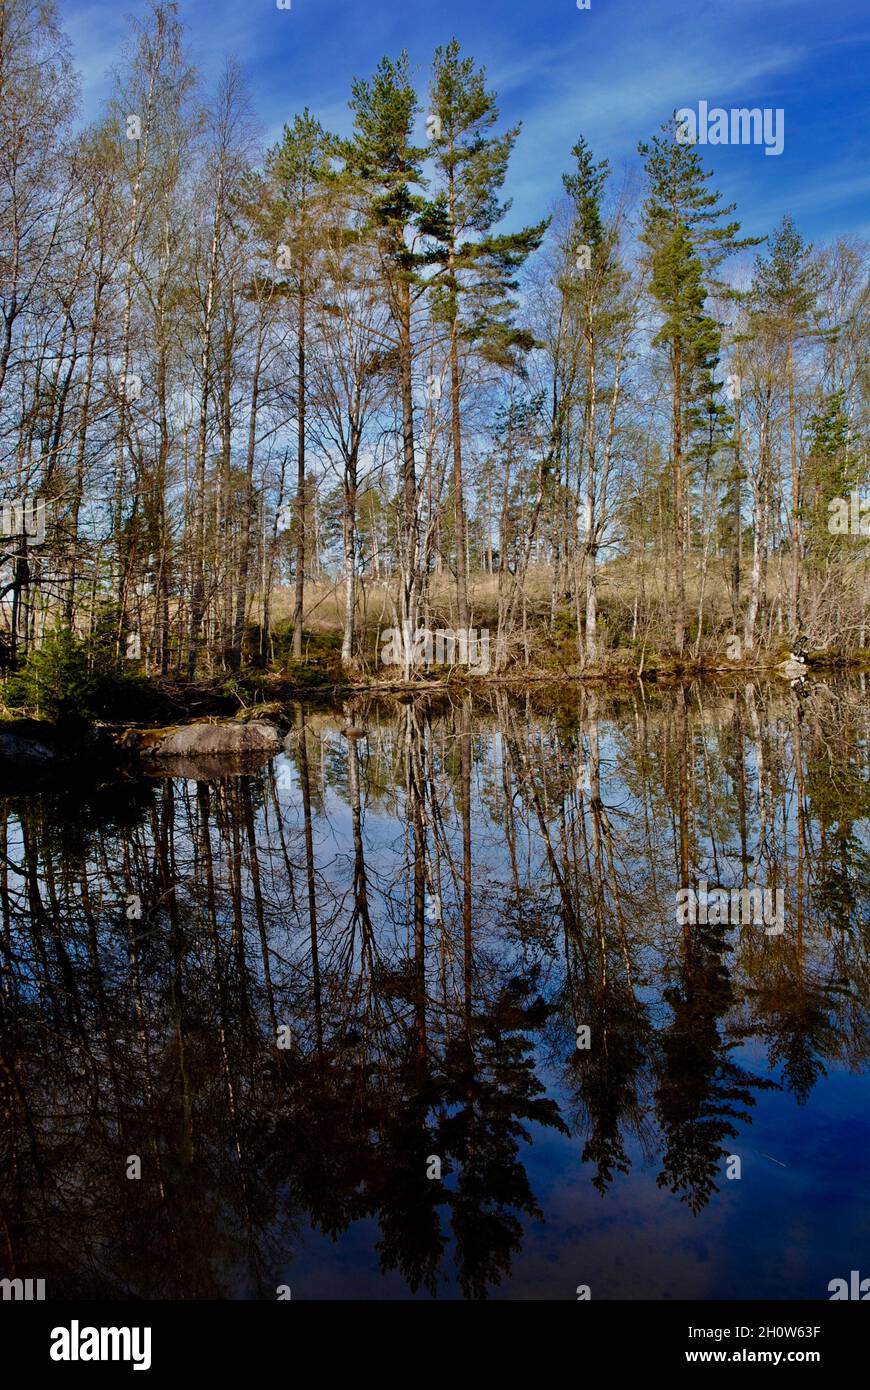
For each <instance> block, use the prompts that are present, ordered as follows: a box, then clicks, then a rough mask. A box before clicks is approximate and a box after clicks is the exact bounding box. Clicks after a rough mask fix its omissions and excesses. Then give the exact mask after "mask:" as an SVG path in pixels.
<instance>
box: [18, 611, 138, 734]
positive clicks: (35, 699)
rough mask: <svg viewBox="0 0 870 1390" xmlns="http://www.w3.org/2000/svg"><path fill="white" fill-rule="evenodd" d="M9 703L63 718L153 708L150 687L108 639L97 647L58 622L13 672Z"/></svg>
mask: <svg viewBox="0 0 870 1390" xmlns="http://www.w3.org/2000/svg"><path fill="white" fill-rule="evenodd" d="M6 703H7V705H8V706H9V708H10V709H14V710H27V711H32V712H33V713H35V714H36V715H37V716H38V717H40V718H43V719H53V720H56V721H57V722H59V723H73V722H76V721H85V720H90V719H100V718H102V719H112V718H116V719H131V718H136V717H138V716H140V715H141V714H142V713H143V711H147V709H148V707H149V705H150V692H149V687H148V684H147V682H146V681H145V680H144V679H143V678H142V677H141V676H139V675H136V674H135V673H133V672H131V671H129V670H127V669H126V668H125V667H124V665H123V664H122V662H121V661H120V660H119V659H118V658H117V657H116V656H115V655H114V653H113V652H111V651H110V650H108V649H107V647H106V646H105V645H104V644H99V645H98V646H97V648H96V650H93V649H91V648H89V646H88V643H87V642H85V641H83V640H82V639H81V638H80V637H76V635H75V633H74V632H72V631H71V630H70V628H68V627H56V628H54V629H53V630H52V631H51V632H48V633H46V636H45V640H44V641H43V643H42V646H41V647H38V648H36V649H35V650H33V651H31V652H30V654H29V655H28V658H27V661H26V662H25V664H24V665H23V666H22V668H21V670H20V671H17V672H16V673H15V674H14V675H13V676H12V677H11V678H10V680H9V682H8V684H7V687H6Z"/></svg>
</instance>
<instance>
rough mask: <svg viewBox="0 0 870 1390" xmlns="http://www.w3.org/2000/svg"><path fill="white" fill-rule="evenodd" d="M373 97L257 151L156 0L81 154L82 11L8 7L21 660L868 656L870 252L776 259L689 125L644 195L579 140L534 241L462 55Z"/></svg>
mask: <svg viewBox="0 0 870 1390" xmlns="http://www.w3.org/2000/svg"><path fill="white" fill-rule="evenodd" d="M349 106H350V113H351V116H352V129H351V133H350V134H349V135H346V136H339V135H337V134H335V133H333V132H331V131H329V130H327V129H326V128H325V127H324V126H323V125H322V124H321V122H320V121H319V120H318V118H317V116H316V115H315V114H314V113H312V112H311V111H309V110H307V109H306V110H304V111H303V112H301V113H297V114H295V115H293V116H289V115H288V121H287V123H286V124H285V126H284V129H283V133H282V136H281V138H280V140H279V141H278V142H277V144H275V145H274V146H272V147H268V148H264V145H263V141H262V136H261V133H260V130H259V127H258V124H257V121H256V118H255V114H254V111H253V106H252V102H251V99H250V97H249V94H248V91H247V89H246V85H245V81H244V77H243V75H242V73H241V71H240V70H239V68H238V67H237V66H236V65H235V64H234V63H232V62H228V63H227V64H226V67H225V69H224V71H223V74H222V76H221V78H220V79H219V81H218V82H217V83H216V84H215V85H214V87H213V88H211V87H209V86H208V85H207V84H206V83H205V82H204V81H203V79H202V78H201V77H200V76H199V75H198V74H197V72H196V71H195V70H194V68H193V67H192V65H191V63H190V61H189V58H188V56H187V52H186V46H185V35H184V32H183V27H182V25H181V22H180V21H179V18H178V15H177V12H176V6H175V5H174V4H171V3H163V0H149V3H148V4H147V5H146V6H145V7H144V9H143V13H142V15H141V17H140V18H138V19H136V20H134V21H132V27H131V31H130V37H129V43H128V47H127V49H126V51H125V53H124V55H123V57H122V59H121V61H120V62H119V64H118V65H117V68H116V70H115V72H114V76H113V87H112V91H111V95H110V96H109V98H108V99H107V101H106V103H105V107H104V109H103V110H102V111H101V113H100V115H99V116H98V118H97V119H96V120H94V121H92V122H91V123H89V124H87V125H84V126H83V125H82V124H81V123H80V122H79V121H78V119H77V112H78V79H77V76H76V74H75V72H74V70H73V67H72V64H71V61H70V58H69V54H68V45H67V41H66V39H65V36H64V33H63V30H62V27H61V24H60V20H59V18H58V15H57V13H56V11H55V7H54V6H53V5H52V4H43V3H37V0H0V280H2V284H0V314H2V323H0V450H2V498H0V501H2V503H3V504H4V510H3V512H2V531H3V541H2V547H3V548H2V551H0V555H2V570H0V611H2V621H0V627H2V630H3V647H2V656H3V660H4V662H5V664H6V665H11V666H14V665H16V664H17V663H20V661H21V660H22V659H23V658H24V657H26V655H27V653H28V652H30V651H32V650H33V649H34V648H35V647H38V646H39V645H40V644H41V643H42V642H43V641H44V639H45V636H46V634H47V633H49V632H51V631H52V630H56V629H57V628H58V627H59V626H62V627H63V628H65V629H69V630H70V631H71V632H73V633H75V634H77V635H78V637H79V638H81V639H83V640H86V641H93V640H94V636H95V634H96V633H100V634H102V635H103V637H105V634H106V633H108V634H110V640H111V642H112V643H113V644H114V647H115V649H116V652H117V653H118V654H119V655H120V656H126V657H128V658H130V659H132V660H133V661H135V662H138V663H140V664H141V669H144V671H145V672H146V673H148V674H150V675H154V676H161V677H170V676H173V677H181V678H185V679H188V680H193V679H195V678H197V677H199V676H204V675H212V676H213V675H217V674H220V673H223V672H226V673H237V672H239V671H240V670H241V669H242V668H243V667H244V666H246V665H247V664H248V662H249V660H252V659H259V660H263V659H264V658H266V659H268V658H269V657H272V656H274V654H275V650H276V647H275V635H276V632H279V631H281V630H283V631H284V633H285V634H286V646H287V651H288V657H289V658H290V659H292V660H295V661H296V662H299V661H301V660H302V659H303V658H304V656H305V651H306V648H305V636H306V632H307V631H308V630H311V629H316V628H317V627H318V626H320V627H323V628H325V629H330V627H332V628H334V636H335V643H336V651H337V652H338V644H339V643H340V660H341V663H342V664H343V666H344V667H345V668H346V669H348V670H350V669H353V668H358V667H359V666H360V665H361V664H362V665H364V664H366V663H367V662H368V663H371V662H372V661H373V660H374V659H376V650H377V634H378V631H379V630H380V628H381V626H382V625H384V624H386V623H389V624H390V625H395V626H396V627H398V628H399V630H400V631H402V632H403V633H405V634H407V636H406V638H405V642H404V656H403V662H402V665H403V672H402V674H403V675H404V677H405V678H407V677H408V676H410V674H411V670H412V666H413V664H414V658H413V634H414V632H415V631H417V630H418V629H419V628H421V627H430V626H432V625H437V624H442V625H446V626H449V627H452V628H456V629H468V628H470V627H472V626H473V625H475V624H477V625H486V626H487V627H489V628H491V629H492V631H493V634H494V653H495V666H496V670H498V671H504V670H507V669H509V668H512V667H514V666H516V665H518V664H519V665H521V666H522V665H524V666H530V665H534V664H535V663H536V661H537V660H538V659H539V656H540V652H541V650H542V644H541V642H540V640H539V639H540V637H541V636H542V635H547V636H548V637H549V638H550V639H551V643H550V645H551V647H553V648H554V649H555V648H558V650H559V651H561V652H562V653H563V654H565V655H566V656H567V657H569V658H570V660H571V661H572V662H573V668H574V669H577V668H580V669H582V668H587V669H589V668H593V669H594V668H597V667H600V666H601V665H602V664H606V663H607V662H608V661H609V660H611V659H616V658H617V657H621V658H624V659H625V660H627V661H630V662H631V663H632V664H634V665H635V666H638V667H639V668H640V669H642V668H643V666H644V663H645V662H647V661H649V660H650V659H651V657H652V655H653V654H654V653H656V652H665V653H670V654H671V656H673V657H675V658H676V659H678V660H682V661H686V660H688V659H689V658H698V657H703V656H705V655H709V654H710V653H711V652H712V653H721V652H726V651H727V655H728V657H729V658H730V659H731V660H735V659H737V660H744V659H750V660H756V659H760V654H763V653H764V652H766V651H768V650H770V649H773V648H775V647H777V646H778V645H779V646H781V645H782V643H783V641H785V640H788V639H792V638H794V637H795V636H796V635H797V634H798V633H800V632H805V633H807V634H808V635H809V639H810V641H811V642H812V644H813V645H814V646H817V647H820V648H831V647H834V646H836V647H837V649H838V650H846V651H855V650H856V649H858V648H863V647H866V646H867V645H868V639H867V598H866V595H867V553H868V550H867V537H866V536H865V535H864V534H863V533H862V529H861V527H862V520H861V501H862V498H861V489H862V488H863V487H864V486H865V485H866V483H867V458H866V420H867V399H868V371H867V357H866V352H865V350H864V342H865V340H866V322H867V274H866V246H865V245H864V244H862V243H861V242H860V241H859V240H857V239H856V238H853V237H847V236H841V237H837V238H835V239H834V240H833V241H832V242H831V243H830V244H827V245H825V246H813V245H811V244H809V243H808V242H807V241H806V240H805V238H804V237H803V236H802V234H801V232H800V230H799V228H798V227H797V226H796V224H795V222H794V221H793V219H792V218H791V216H789V215H787V214H786V215H785V216H784V217H783V218H782V220H781V222H780V223H779V225H778V226H776V227H775V228H773V229H772V230H771V232H770V234H769V236H768V237H766V238H764V239H759V238H755V237H750V236H747V235H746V234H744V232H743V231H742V228H741V224H740V221H739V220H738V216H737V213H736V209H735V207H734V206H733V205H729V204H727V203H724V202H723V200H722V197H721V195H720V193H719V192H718V191H717V190H716V189H715V188H714V187H713V183H712V178H711V175H710V173H709V172H707V171H706V170H705V169H704V167H703V164H702V161H701V157H700V154H699V152H698V150H697V148H696V147H695V146H693V145H691V144H686V143H682V141H681V140H680V139H678V138H677V134H678V129H677V125H676V122H675V118H674V117H673V116H670V117H667V119H665V120H664V123H663V125H662V126H661V128H660V129H659V130H658V131H657V132H656V133H655V134H653V135H652V136H651V137H650V138H649V139H647V140H646V141H642V142H641V143H640V144H639V146H638V157H637V160H636V161H627V163H626V170H625V173H624V174H623V175H621V176H620V177H619V178H618V179H617V178H616V177H615V175H614V172H613V170H612V169H611V167H610V165H609V163H608V161H607V160H606V159H602V158H598V157H596V154H595V152H594V151H593V150H592V149H591V148H590V145H589V144H588V143H587V141H586V139H585V138H584V137H583V135H582V134H580V135H578V139H577V141H576V143H575V145H574V147H573V149H572V150H571V151H570V152H568V151H566V172H565V173H564V175H563V178H562V189H561V192H560V193H559V191H558V190H555V189H554V201H553V204H552V206H549V207H542V208H541V210H540V217H539V220H537V221H536V222H535V223H534V224H532V225H529V226H525V227H519V228H518V227H516V226H515V225H514V223H513V222H512V220H511V218H510V216H509V213H510V198H509V196H508V188H509V172H510V162H511V157H512V154H513V152H514V149H515V147H516V144H517V141H518V140H520V139H521V138H522V137H521V131H520V127H519V125H515V126H506V125H505V123H504V122H503V121H502V120H501V118H500V115H499V109H498V103H497V95H496V93H495V92H493V91H492V90H491V88H490V86H489V85H488V82H487V78H486V73H485V70H484V69H483V68H482V67H480V66H478V64H477V63H476V62H475V60H474V59H473V58H472V57H470V56H467V55H465V54H463V53H462V52H461V50H460V47H459V45H458V43H457V42H456V41H455V40H452V41H451V42H449V43H448V44H446V46H444V47H440V48H438V49H437V50H436V52H435V55H434V58H433V61H432V65H431V70H430V72H429V74H428V79H427V81H426V82H425V84H423V83H417V82H416V81H415V79H414V77H413V74H412V69H411V64H410V62H409V59H408V56H407V54H405V53H403V54H401V55H400V56H399V57H398V58H395V59H392V58H384V59H382V61H381V62H380V63H379V65H378V67H377V69H376V71H375V72H374V74H373V75H371V76H369V77H367V78H360V79H358V80H356V81H355V82H354V83H353V85H352V89H351V92H350V97H349ZM663 115H665V116H667V112H666V111H664V112H663ZM557 193H559V196H558V197H556V196H555V195H556V194H557ZM37 499H38V502H39V505H40V506H43V505H44V508H45V511H44V526H42V527H40V534H38V535H37V534H34V531H35V528H34V525H33V524H30V523H32V521H33V518H34V517H35V516H36V512H35V510H34V507H35V504H36V501H37ZM837 499H839V501H838V500H837ZM837 507H839V508H840V510H839V511H837V510H836V508H837ZM843 507H846V508H847V513H843V511H842V508H843ZM832 508H833V509H834V510H833V511H832ZM868 510H870V508H868ZM844 515H847V522H846V523H845V524H844V523H843V516H844ZM832 516H833V517H834V520H833V521H832ZM856 518H857V522H856ZM866 523H867V518H866V517H865V518H864V524H865V525H866Z"/></svg>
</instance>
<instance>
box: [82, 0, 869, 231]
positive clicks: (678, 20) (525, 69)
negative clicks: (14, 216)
mask: <svg viewBox="0 0 870 1390" xmlns="http://www.w3.org/2000/svg"><path fill="white" fill-rule="evenodd" d="M58 7H59V10H60V14H61V17H62V20H63V22H64V25H65V28H66V30H67V32H68V33H69V35H70V37H71V38H72V40H73V45H74V56H75V61H76V64H77V66H78V67H79V69H80V70H81V72H82V76H83V87H84V92H83V95H84V114H85V116H86V117H90V116H92V115H94V114H96V112H97V111H98V109H99V104H100V101H101V99H102V97H103V96H104V95H105V93H106V91H107V90H108V80H107V69H108V68H109V66H110V65H111V64H112V63H113V62H114V61H115V60H116V59H117V58H118V56H119V53H120V49H121V45H122V42H123V40H124V37H125V34H126V32H127V27H126V16H127V15H128V14H130V13H137V12H138V13H141V12H142V10H143V9H144V6H140V5H138V4H137V3H135V0H128V3H126V4H123V3H122V4H118V3H117V0H58ZM178 8H179V13H180V15H181V17H182V18H183V19H184V21H185V22H186V24H187V26H188V35H189V48H190V54H191V58H192V60H193V61H194V62H195V64H196V65H197V66H198V67H199V68H200V69H201V70H202V72H203V74H204V75H205V77H206V78H208V79H212V78H214V77H215V76H216V74H217V73H218V72H219V71H220V68H221V66H222V64H223V61H224V59H225V57H226V56H227V55H233V56H235V57H236V58H237V59H238V60H239V62H240V63H241V65H242V68H243V70H244V72H245V74H246V76H247V79H248V82H249V86H250V90H251V94H252V99H253V104H254V107H255V109H256V111H257V113H258V115H259V117H260V120H261V122H262V124H263V129H264V133H265V136H266V138H267V139H268V140H270V141H272V140H274V139H275V138H277V136H278V134H279V133H280V129H281V126H282V124H283V122H284V121H285V120H286V119H289V118H290V117H292V115H293V113H294V112H295V111H297V110H301V109H302V108H303V107H304V106H306V105H307V106H310V107H311V109H312V110H313V111H314V113H315V114H316V115H317V116H319V118H320V119H321V120H322V121H323V123H324V124H325V125H327V126H329V127H330V128H332V129H334V130H336V131H339V132H346V131H347V130H348V129H349V125H350V122H349V115H348V110H347V99H348V95H349V90H350V83H351V80H352V79H353V77H355V76H367V75H369V74H370V73H371V72H372V71H373V69H374V67H375V65H376V64H377V61H378V59H379V58H380V57H381V56H382V54H384V53H388V54H390V55H395V54H396V53H398V52H399V50H400V49H402V48H407V49H408V51H409V54H410V57H411V61H412V64H413V66H414V68H415V70H416V72H417V73H418V75H419V87H420V91H421V93H424V92H425V87H426V81H427V76H428V68H429V64H430V61H431V56H432V53H433V50H434V49H435V47H436V46H437V45H438V44H444V43H446V42H447V41H448V40H449V39H450V38H451V37H453V36H454V35H455V36H456V37H457V38H458V39H459V41H460V43H461V45H462V47H463V50H464V51H465V52H466V53H470V54H471V55H473V57H474V58H475V59H476V61H477V62H478V63H479V64H482V65H483V66H485V67H486V69H487V73H488V76H489V80H490V84H491V85H492V86H493V87H494V88H495V89H496V91H497V92H498V93H499V98H500V107H501V111H502V115H503V117H504V120H505V122H510V123H514V122H516V121H518V120H521V121H522V123H523V131H522V134H521V136H520V140H519V142H518V145H517V149H516V152H515V156H514V160H513V162H512V166H511V173H510V175H509V188H508V191H509V193H510V194H511V195H512V196H513V199H514V207H513V210H512V212H511V215H510V222H511V224H513V225H519V224H520V223H521V222H527V221H535V220H538V219H539V218H540V217H541V216H542V215H543V214H544V213H546V212H547V211H549V209H550V207H551V205H552V203H553V200H554V198H555V197H556V196H557V195H558V194H559V192H560V182H559V176H560V174H561V172H562V171H563V170H564V169H565V168H567V167H568V163H569V151H570V148H571V145H572V144H573V143H574V141H575V140H576V138H577V135H578V134H579V133H581V132H582V133H583V134H584V135H585V136H586V138H587V139H588V140H589V141H590V143H591V145H592V147H593V149H594V150H595V152H596V154H597V155H599V156H602V155H606V156H607V157H608V158H609V159H610V161H611V164H612V166H613V168H614V171H615V173H616V174H617V176H619V177H620V178H621V176H622V173H623V171H630V170H631V169H632V168H636V167H637V163H638V161H637V155H636V146H637V141H638V139H639V138H645V137H648V136H649V135H650V134H652V133H653V132H654V131H655V130H656V128H657V127H658V125H659V124H660V123H661V121H662V120H664V119H665V118H666V117H667V116H668V115H669V113H670V112H671V111H672V110H673V109H674V108H677V107H683V106H693V107H697V104H698V102H699V101H701V100H704V101H707V102H708V103H709V104H710V106H722V107H725V108H730V107H732V106H734V107H737V106H750V107H752V106H759V107H762V108H764V107H771V108H778V107H781V108H782V109H783V110H784V112H785V147H784V150H783V152H782V154H781V155H778V156H768V155H765V153H764V150H763V148H762V147H760V146H748V147H747V146H718V147H710V146H708V147H707V148H706V150H705V151H704V152H703V153H704V154H705V162H706V164H707V165H708V167H712V169H713V170H714V173H715V176H716V184H717V186H718V187H720V188H721V189H722V192H723V194H724V196H725V197H726V198H727V199H728V200H729V201H732V200H733V201H736V203H737V205H738V214H739V216H740V217H741V219H742V222H743V226H744V228H745V229H746V230H747V231H748V232H750V233H752V234H756V235H763V234H765V233H766V232H768V231H769V230H770V228H771V226H772V225H773V224H774V223H775V222H776V221H778V220H779V218H780V216H781V215H782V213H783V212H784V211H785V210H787V209H788V210H790V211H791V212H792V214H793V215H794V217H795V219H796V221H797V223H798V226H799V227H800V229H801V231H802V232H803V233H804V235H805V236H807V237H809V238H811V239H814V240H824V239H826V238H828V237H830V236H833V235H835V234H836V233H838V232H851V233H857V234H861V235H865V236H867V235H870V161H868V158H867V153H868V133H867V132H868V124H870V102H868V95H867V94H868V90H870V83H868V80H867V73H868V72H870V6H868V4H867V0H719V3H708V2H707V0H695V2H694V3H686V0H592V5H591V9H590V10H588V11H586V10H584V11H581V10H578V9H577V7H576V2H575V0H431V3H421V0H291V9H290V10H279V9H278V8H277V4H276V0H179V4H178ZM420 135H421V139H422V137H423V121H422V119H421V123H420Z"/></svg>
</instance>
